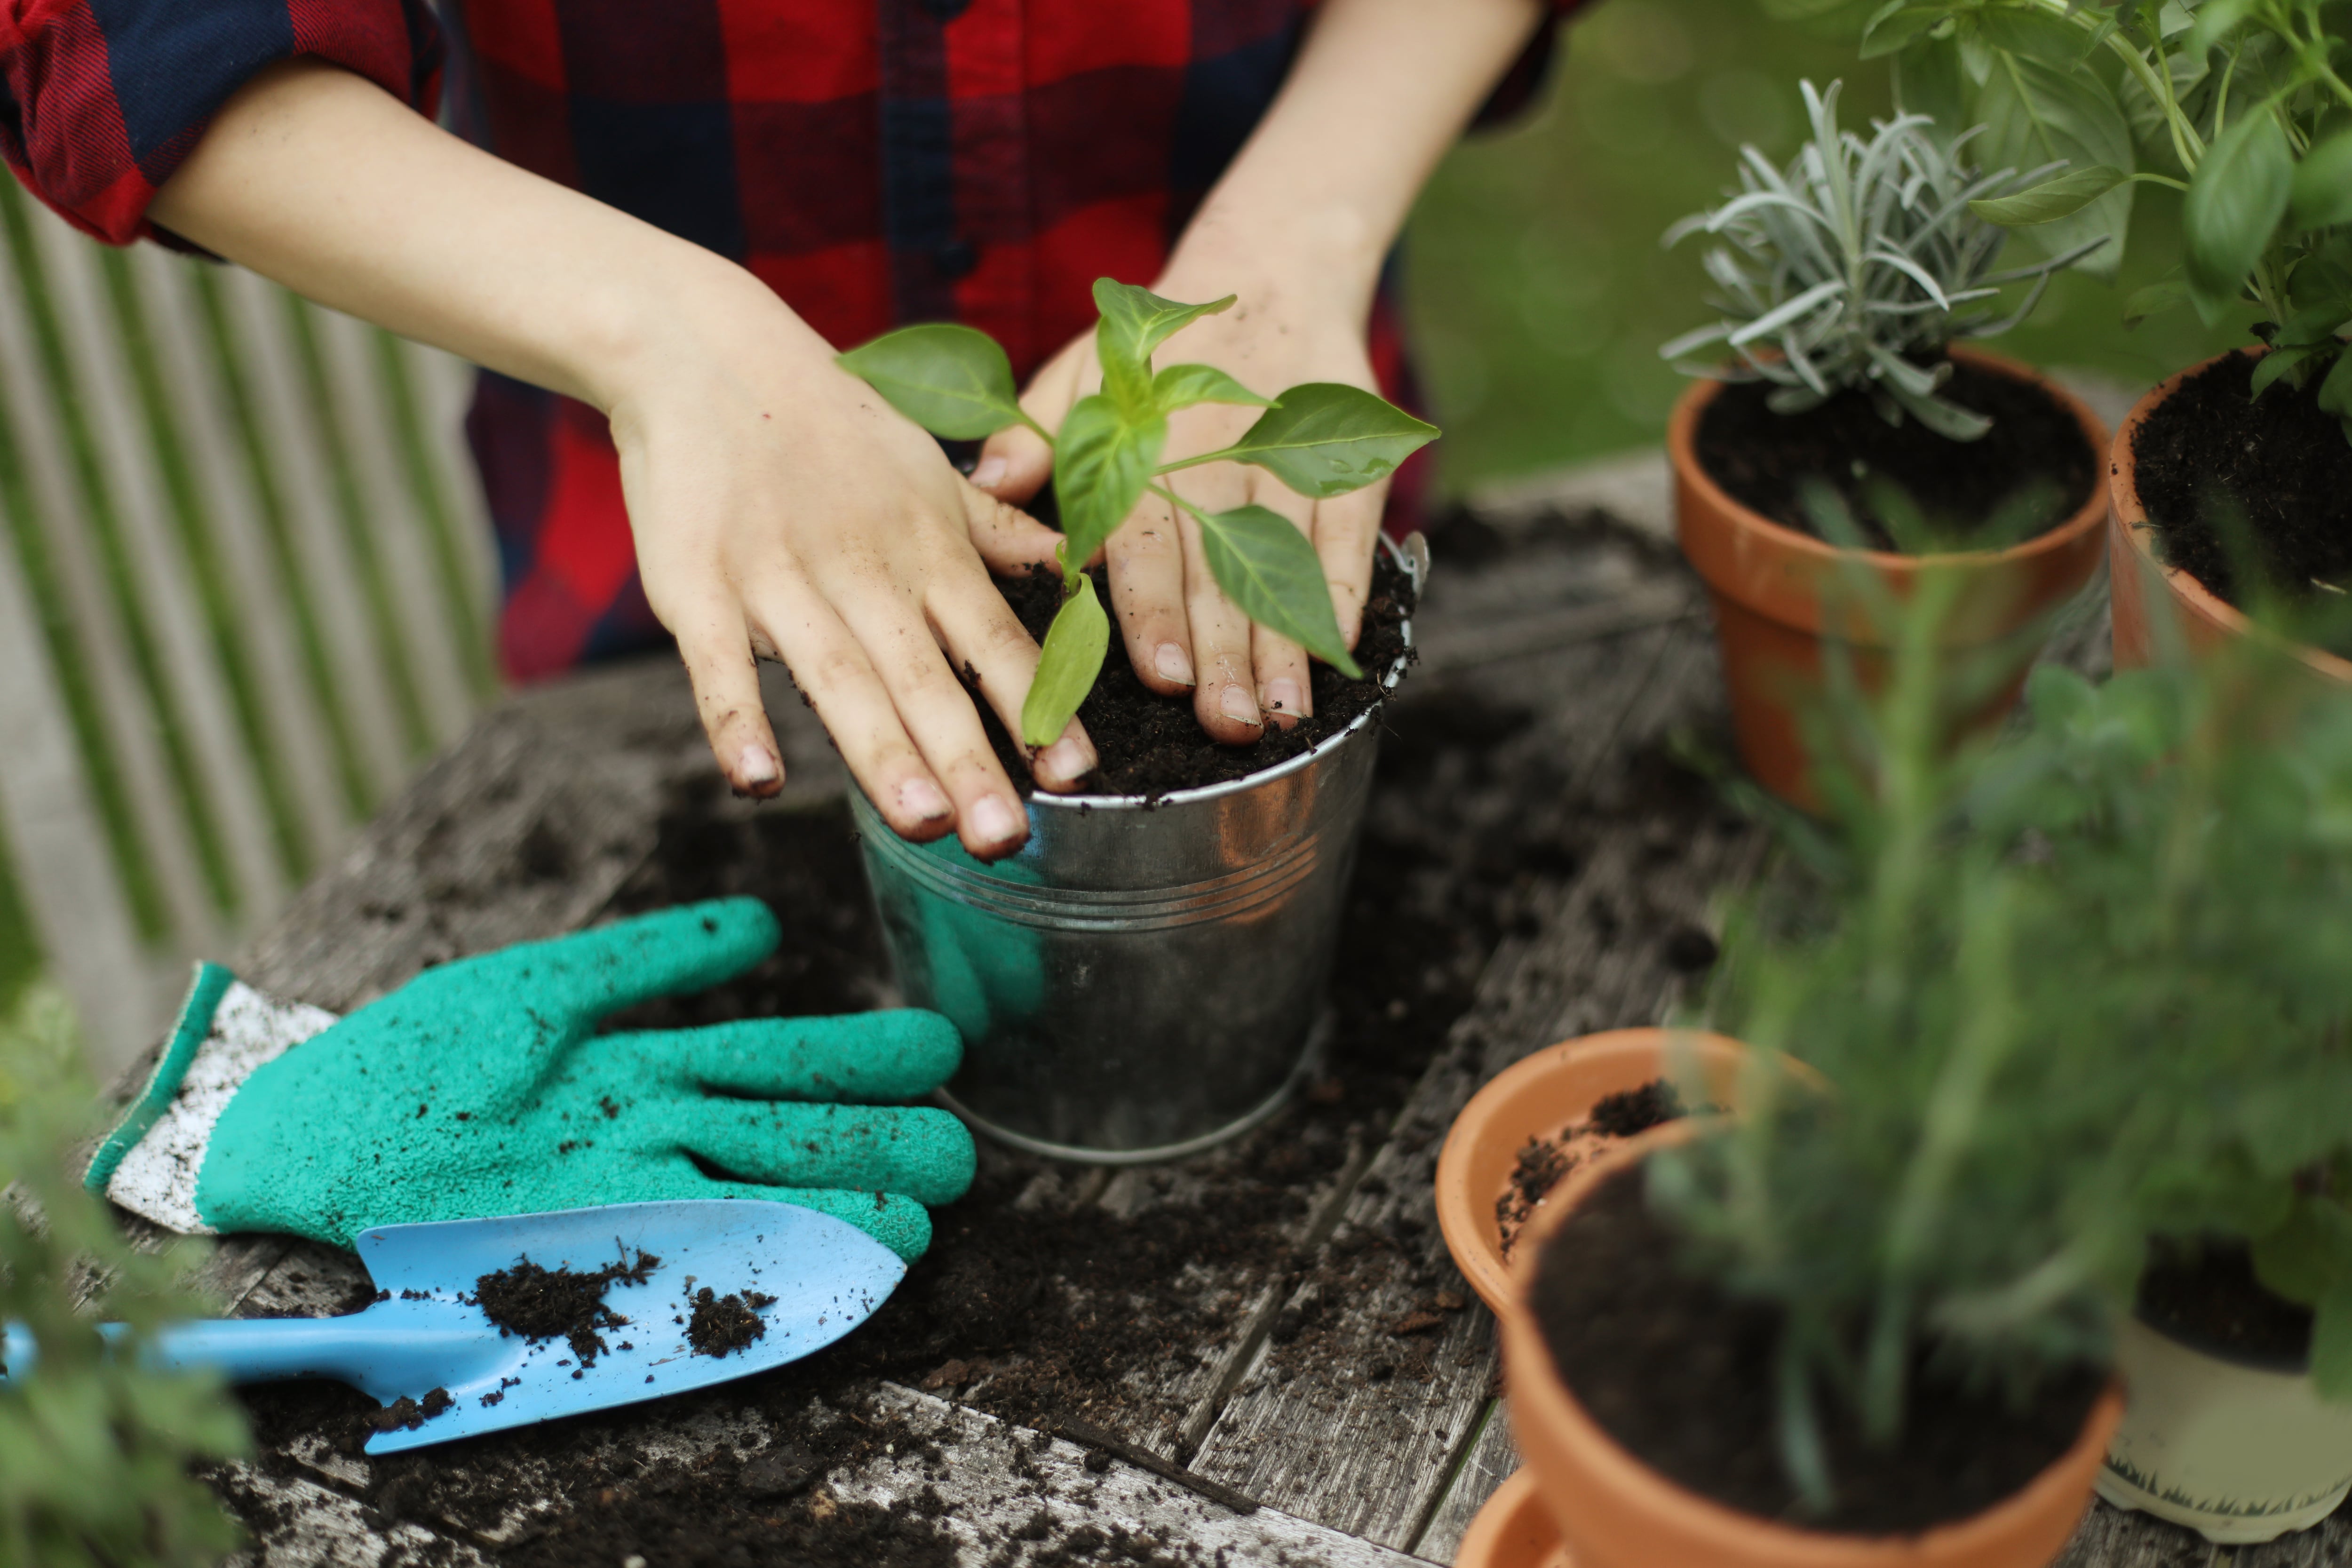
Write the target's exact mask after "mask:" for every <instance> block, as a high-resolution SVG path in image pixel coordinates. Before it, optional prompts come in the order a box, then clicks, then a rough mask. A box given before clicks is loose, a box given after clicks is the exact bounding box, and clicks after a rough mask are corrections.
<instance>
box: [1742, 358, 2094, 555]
mask: <svg viewBox="0 0 2352 1568" xmlns="http://www.w3.org/2000/svg"><path fill="white" fill-rule="evenodd" d="M1772 391H1773V388H1772V386H1771V384H1769V383H1766V382H1753V381H1751V382H1736V383H1733V384H1730V385H1727V386H1726V387H1725V388H1724V389H1723V390H1722V392H1720V393H1718V394H1717V395H1716V397H1715V399H1714V401H1712V402H1710V403H1709V404H1708V405H1706V412H1705V413H1703V414H1702V415H1700V416H1699V422H1698V436H1697V448H1698V461H1699V466H1700V467H1701V468H1705V469H1706V472H1707V476H1708V478H1710V479H1714V480H1715V482H1716V483H1717V484H1718V485H1721V486H1722V487H1723V488H1724V489H1725V490H1726V491H1727V493H1728V494H1729V495H1730V496H1731V498H1732V499H1733V500H1737V501H1738V502H1740V503H1741V504H1742V505H1744V506H1747V507H1748V508H1750V509H1752V510H1756V511H1759V512H1761V513H1763V514H1764V515H1765V516H1766V517H1769V518H1770V519H1771V520H1772V521H1774V522H1777V523H1780V524H1782V525H1783V526H1785V527H1789V528H1793V529H1795V530H1797V531H1799V532H1801V533H1809V534H1812V535H1814V536H1815V537H1816V538H1818V537H1820V531H1819V530H1818V529H1816V528H1815V527H1814V526H1813V521H1812V518H1811V514H1810V513H1809V512H1808V511H1807V510H1806V508H1805V493H1806V491H1807V489H1810V488H1811V486H1812V485H1814V484H1816V483H1823V484H1827V485H1828V486H1829V487H1830V488H1831V489H1833V490H1835V491H1836V492H1837V493H1838V495H1840V496H1841V497H1843V499H1844V500H1845V503H1846V508H1847V510H1849V511H1850V512H1851V513H1852V514H1853V519H1854V521H1855V522H1856V523H1857V524H1858V525H1859V526H1860V529H1861V531H1862V534H1863V536H1864V538H1865V539H1867V540H1868V541H1869V542H1870V543H1871V546H1872V548H1874V549H1877V550H1894V549H1896V548H1897V546H1896V544H1895V536H1894V535H1893V534H1892V533H1890V532H1889V531H1887V528H1886V524H1885V521H1884V519H1883V518H1882V517H1881V515H1880V512H1879V510H1878V505H1877V501H1876V499H1875V496H1876V493H1877V492H1878V491H1879V490H1880V489H1881V487H1883V486H1886V485H1892V486H1894V487H1895V489H1898V490H1899V491H1900V492H1901V493H1902V494H1903V495H1905V496H1906V497H1908V498H1909V499H1910V500H1911V503H1912V505H1913V506H1914V507H1916V509H1917V510H1919V512H1920V513H1921V514H1922V515H1923V516H1924V517H1925V519H1926V520H1927V522H1928V523H1929V524H1930V525H1931V526H1932V527H1935V528H1936V529H1937V530H1938V531H1942V532H1944V533H1946V534H1948V535H1952V536H1955V537H1956V538H1958V540H1960V541H1963V542H1965V541H1966V540H1967V539H1968V538H1969V536H1970V535H1972V534H1975V533H1977V532H1979V531H1981V530H1983V529H1984V528H1985V527H1986V525H1988V524H1990V523H1991V522H1993V521H1996V520H2000V519H2001V518H2002V514H2003V513H2004V511H2005V510H2006V509H2007V508H2009V507H2010V506H2011V505H2013V504H2016V503H2018V502H2020V501H2021V500H2024V499H2026V498H2027V497H2028V496H2030V495H2031V492H2032V489H2034V488H2035V487H2036V486H2040V487H2042V488H2043V489H2046V491H2047V492H2048V494H2047V502H2048V510H2047V515H2046V517H2045V518H2044V519H2043V520H2042V521H2041V523H2040V525H2039V526H2038V527H2035V528H2032V529H2031V530H2028V531H2027V535H2028V536H2029V537H2030V536H2031V535H2032V534H2039V533H2046V532H2048V531H2050V530H2051V529H2053V528H2055V527H2057V526H2058V525H2059V524H2060V523H2062V522H2063V521H2066V519H2068V518H2070V517H2072V516H2073V515H2074V513H2075V512H2077V511H2079V510H2082V508H2083V505H2084V502H2086V501H2088V500H2090V499H2091V490H2092V488H2093V487H2094V486H2095V484H2096V483H2097V482H2098V478H2099V454H2098V453H2096V452H2095V451H2093V450H2092V449H2091V444H2090V443H2089V442H2088V441H2086V440H2084V438H2083V427H2082V426H2080V425H2078V424H2076V423H2075V421H2074V416H2073V415H2072V414H2069V413H2068V412H2067V411H2066V410H2065V408H2064V407H2063V406H2062V405H2059V404H2057V403H2055V402H2053V401H2052V399H2051V398H2050V396H2049V395H2048V394H2046V393H2044V392H2043V391H2042V390H2041V388H2039V387H2037V386H2035V385H2033V384H2031V383H2028V382H2021V381H2017V380H2013V379H2011V377H2009V376H2005V375H1997V374H1993V373H1992V372H1990V371H1987V370H1980V369H1979V368H1978V367H1977V366H1975V365H1972V364H1969V363H1967V362H1965V361H1960V362H1958V363H1956V364H1955V366H1954V369H1953V372H1952V378H1951V380H1950V381H1949V382H1948V383H1947V384H1945V387H1944V391H1943V395H1944V397H1945V398H1946V399H1947V400H1948V401H1950V402H1953V403H1957V404H1958V405H1960V406H1961V407H1963V408H1967V409H1970V410H1972V411H1974V412H1976V413H1979V414H1982V415H1986V416H1990V418H1991V420H1992V428H1991V429H1990V431H1988V432H1987V433H1986V434H1985V435H1984V437H1982V438H1981V439H1979V440H1975V441H1953V440H1949V439H1947V438H1946V437H1942V436H1938V435H1937V434H1936V433H1935V432H1934V431H1933V430H1930V429H1928V428H1927V426H1925V425H1922V424H1920V423H1919V421H1917V420H1916V419H1914V418H1911V417H1910V416H1907V415H1906V416H1905V417H1904V420H1903V423H1902V424H1900V425H1889V424H1888V423H1887V422H1886V421H1885V419H1884V418H1883V417H1881V416H1880V415H1879V413H1878V410H1877V408H1876V407H1875V406H1874V405H1873V404H1872V402H1871V399H1870V396H1869V395H1868V394H1866V393H1862V392H1841V393H1839V394H1837V395H1835V396H1833V397H1832V398H1830V399H1829V401H1827V402H1826V403H1823V404H1822V405H1819V406H1818V407H1814V408H1810V409H1807V410H1806V411H1805V412H1804V413H1801V414H1775V413H1773V412H1772V410H1771V409H1770V408H1769V406H1767V405H1766V402H1765V400H1766V398H1767V397H1769V395H1771V393H1772ZM2002 542H2003V543H2013V542H2016V541H2015V540H2014V539H2006V540H2004V541H2002Z"/></svg>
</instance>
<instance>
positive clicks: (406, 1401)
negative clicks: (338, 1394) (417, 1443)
mask: <svg viewBox="0 0 2352 1568" xmlns="http://www.w3.org/2000/svg"><path fill="white" fill-rule="evenodd" d="M455 1404H457V1401H456V1400H454V1399H452V1398H450V1397H449V1391H448V1390H447V1389H446V1388H433V1389H427V1390H426V1391H425V1397H424V1399H423V1400H421V1401H420V1400H415V1399H411V1398H409V1397H408V1395H406V1394H402V1395H401V1396H400V1397H399V1398H398V1399H395V1400H394V1401H393V1402H392V1403H391V1404H389V1405H385V1406H384V1407H383V1409H381V1410H379V1411H377V1412H376V1413H375V1414H374V1415H373V1416H371V1417H370V1418H369V1425H370V1426H373V1427H374V1428H375V1429H376V1430H377V1431H379V1432H398V1431H401V1430H403V1429H405V1430H407V1431H410V1432H414V1431H415V1430H416V1429H417V1428H418V1427H419V1426H424V1425H425V1423H426V1422H427V1421H430V1420H432V1419H433V1418H434V1417H435V1416H436V1415H440V1414H441V1413H442V1412H443V1411H445V1410H447V1409H448V1408H449V1407H450V1406H451V1405H455Z"/></svg>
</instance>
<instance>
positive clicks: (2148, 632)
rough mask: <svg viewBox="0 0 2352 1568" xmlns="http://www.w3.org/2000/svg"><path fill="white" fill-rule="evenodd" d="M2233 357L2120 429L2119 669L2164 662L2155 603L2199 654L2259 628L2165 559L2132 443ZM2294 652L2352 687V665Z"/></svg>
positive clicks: (2198, 367) (2110, 533) (2112, 519)
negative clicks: (2161, 407) (2165, 407)
mask: <svg viewBox="0 0 2352 1568" xmlns="http://www.w3.org/2000/svg"><path fill="white" fill-rule="evenodd" d="M2233 352H2237V353H2246V352H2250V351H2246V350H2238V351H2233ZM2228 357H2229V355H2227V354H2217V355H2215V356H2214V357H2213V358H2211V359H2209V360H2207V361H2205V362H2204V363H2202V364H2193V365H2190V366H2189V368H2188V369H2187V370H2184V371H2182V372H2181V373H2180V374H2179V375H2176V376H2174V377H2172V379H2170V380H2169V381H2167V382H2165V383H2163V384H2160V385H2158V387H2157V389H2156V390H2155V391H2153V392H2151V393H2149V394H2148V395H2147V396H2146V397H2143V398H2141V399H2140V400H2139V401H2138V402H2137V403H2136V404H2134V405H2132V411H2131V412H2130V413H2129V414H2127V415H2126V416H2124V422H2123V427H2122V428H2121V429H2118V430H2117V431H2116V441H2115V446H2114V447H2113V448H2112V449H2110V451H2109V453H2108V460H2107V497H2108V502H2109V510H2108V513H2107V517H2108V522H2107V561H2108V565H2109V573H2108V584H2109V588H2108V591H2109V593H2110V594H2111V595H2113V596H2114V602H2115V628H2116V630H2115V636H2116V668H2118V669H2145V668H2147V667H2148V666H2149V665H2152V664H2154V663H2155V662H2156V628H2155V627H2154V626H2152V625H2150V623H2149V614H2150V611H2151V609H2152V607H2153V605H2168V606H2169V608H2170V610H2171V613H2172V616H2173V621H2174V624H2175V625H2176V626H2179V631H2180V640H2181V643H2182V645H2183V646H2184V647H2187V648H2188V649H2189V651H2190V652H2191V653H2207V652H2210V651H2212V650H2214V649H2216V648H2220V647H2225V646H2227V645H2228V644H2230V643H2231V642H2233V641H2235V640H2236V639H2237V638H2240V637H2244V636H2246V635H2247V634H2248V633H2249V632H2251V631H2252V629H2253V623H2252V622H2251V621H2249V620H2248V619H2246V616H2245V614H2244V613H2243V612H2242V611H2241V610H2239V609H2238V608H2237V607H2236V606H2234V605H2230V604H2228V603H2226V602H2224V601H2223V600H2222V599H2221V596H2220V595H2217V594H2215V593H2214V592H2213V591H2212V590H2211V589H2210V588H2208V587H2206V586H2205V584H2202V583H2200V582H2199V581H2198V580H2197V579H2196V578H2194V577H2192V576H2190V575H2189V574H2188V573H2186V572H2183V571H2181V570H2179V568H2178V567H2172V566H2167V565H2165V564H2163V563H2161V562H2159V561H2158V560H2157V558H2156V553H2155V549H2154V543H2155V532H2156V531H2155V529H2154V528H2153V527H2152V526H2151V525H2150V524H2149V522H2148V521H2147V507H2145V506H2143V505H2141V504H2140V499H2139V485H2138V482H2137V473H2138V465H2137V461H2136V459H2135V458H2134V457H2133V454H2132V443H2133V441H2134V440H2135V439H2136V438H2137V437H2138V435H2139V427H2140V426H2141V425H2143V424H2145V423H2146V422H2147V416H2149V415H2150V414H2152V413H2154V412H2155V411H2156V407H2157V405H2158V404H2160V403H2162V402H2163V401H2164V400H2165V399H2166V398H2168V397H2169V396H2171V395H2173V393H2174V392H2175V391H2177V390H2178V389H2179V386H2180V384H2181V383H2182V382H2184V381H2186V380H2188V379H2189V377H2190V376H2192V375H2195V374H2198V373H2199V372H2200V371H2202V370H2204V369H2206V368H2207V367H2208V366H2210V365H2214V364H2219V363H2221V361H2222V360H2224V359H2227V358H2228ZM2294 656H2295V658H2297V659H2299V660H2300V661H2301V662H2302V663H2303V665H2304V667H2305V668H2307V669H2309V670H2310V671H2311V672H2312V673H2313V674H2314V675H2315V676H2316V677H2318V678H2319V679H2321V680H2323V681H2326V682H2327V683H2329V684H2330V685H2335V686H2346V685H2352V661H2347V660H2345V659H2341V658H2337V657H2336V655H2334V654H2332V653H2326V652H2323V651H2322V650H2321V649H2318V648H2315V647H2308V646H2305V645H2296V646H2295V647H2294Z"/></svg>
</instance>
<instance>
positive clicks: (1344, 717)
mask: <svg viewBox="0 0 2352 1568" xmlns="http://www.w3.org/2000/svg"><path fill="white" fill-rule="evenodd" d="M1094 578H1095V592H1096V594H1097V595H1100V596H1101V598H1102V601H1103V603H1104V604H1106V605H1108V604H1109V603H1110V583H1109V578H1108V575H1107V574H1105V572H1104V571H1103V569H1102V568H1100V567H1097V568H1096V570H1095V573H1094ZM996 585H997V587H998V588H999V589H1000V590H1001V591H1002V592H1003V595H1004V600H1005V603H1007V604H1009V605H1012V606H1013V614H1014V615H1016V616H1019V617H1020V618H1021V624H1022V625H1023V626H1026V627H1027V628H1028V630H1029V635H1030V636H1031V637H1037V638H1039V639H1041V640H1042V639H1043V638H1044V637H1045V630H1046V628H1047V627H1048V626H1052V625H1053V622H1054V616H1055V613H1056V612H1058V611H1059V610H1060V609H1061V606H1062V580H1061V578H1060V577H1059V576H1057V575H1055V574H1054V573H1052V572H1050V571H1040V572H1037V573H1034V574H1031V575H1029V576H1025V577H1013V578H1003V579H999V580H998V582H997V584H996ZM1412 606H1413V593H1412V582H1411V581H1410V580H1409V579H1408V578H1407V577H1406V576H1405V574H1403V573H1402V571H1400V570H1398V569H1397V567H1396V566H1395V565H1394V564H1393V563H1391V562H1390V560H1389V559H1388V557H1387V555H1386V554H1382V555H1381V557H1380V559H1379V560H1378V561H1377V562H1376V563H1374V565H1373V570H1372V591H1371V598H1370V601H1369V602H1368V603H1367V604H1366V605H1364V629H1363V635H1362V637H1360V639H1359V640H1358V642H1357V644H1356V649H1355V653H1356V662H1357V664H1358V665H1359V666H1360V667H1361V668H1362V669H1363V671H1364V675H1363V679H1354V678H1351V677H1349V676H1346V675H1342V674H1341V673H1340V672H1339V671H1338V670H1336V669H1334V668H1331V667H1330V666H1329V665H1328V664H1323V663H1321V662H1319V661H1318V662H1317V663H1316V664H1315V665H1314V667H1313V673H1312V676H1311V677H1310V679H1309V686H1310V688H1311V697H1312V706H1313V708H1314V711H1313V712H1312V713H1311V714H1309V715H1307V717H1306V718H1304V719H1302V720H1300V721H1298V722H1297V723H1296V724H1294V725H1292V726H1291V727H1290V728H1288V729H1284V728H1283V727H1281V726H1280V725H1278V724H1273V723H1269V724H1267V725H1266V727H1265V732H1264V733H1263V734H1261V735H1260V736H1259V737H1258V739H1257V740H1256V741H1255V742H1252V743H1250V744H1249V745H1246V746H1226V745H1220V744H1219V743H1218V742H1214V741H1213V740H1211V739H1209V736H1208V733H1207V732H1206V731H1203V730H1202V728H1201V721H1199V720H1198V719H1196V718H1194V717H1193V714H1192V694H1191V693H1190V692H1186V693H1184V694H1183V695H1181V696H1177V697H1162V696H1160V694H1159V693H1158V692H1156V691H1153V690H1152V689H1150V687H1148V686H1146V685H1144V684H1143V682H1142V680H1141V679H1139V678H1138V677H1137V675H1136V673H1135V666H1134V663H1133V662H1132V661H1131V660H1129V658H1128V657H1127V651H1126V648H1125V647H1124V646H1123V645H1122V644H1121V643H1120V641H1119V639H1118V637H1113V638H1111V647H1110V652H1109V654H1108V657H1106V658H1104V660H1103V667H1102V674H1101V675H1100V676H1098V677H1097V679H1096V680H1095V686H1094V689H1093V690H1092V691H1091V692H1089V693H1088V694H1087V700H1085V701H1084V702H1082V703H1080V704H1079V705H1078V721H1079V722H1080V723H1082V724H1084V725H1085V726H1086V729H1087V738H1088V739H1089V740H1091V741H1093V742H1094V745H1095V753H1096V755H1097V757H1099V758H1100V759H1101V765H1100V766H1099V767H1097V769H1096V771H1095V775H1094V778H1093V779H1092V780H1091V781H1090V782H1089V783H1088V784H1087V786H1086V787H1087V792H1088V793H1089V794H1095V795H1144V796H1147V797H1149V798H1153V799H1157V798H1158V797H1159V796H1160V795H1167V794H1169V793H1170V792H1171V791H1174V790H1181V789H1195V788H1198V787H1200V786H1202V785H1203V784H1223V783H1226V782H1228V781H1230V780H1233V779H1239V778H1246V777H1248V776H1249V775H1250V774H1252V773H1258V772H1261V771H1263V770H1264V769H1266V768H1270V767H1273V766H1274V765H1275V764H1276V763H1284V762H1287V761H1289V760H1290V759H1291V758H1293V757H1295V756H1297V755H1298V754H1299V753H1301V752H1306V751H1309V750H1311V749H1312V748H1314V747H1315V746H1316V745H1317V744H1318V743H1320V742H1324V741H1327V740H1328V739H1330V738H1331V737H1332V736H1333V735H1336V734H1338V733H1339V731H1342V730H1344V729H1346V728H1347V727H1348V726H1349V724H1351V723H1353V722H1354V721H1355V720H1356V719H1357V718H1358V717H1359V716H1360V715H1361V714H1362V713H1363V712H1364V711H1365V710H1367V709H1370V708H1374V707H1377V706H1379V705H1380V703H1381V701H1382V700H1384V698H1385V697H1386V696H1387V693H1386V691H1385V690H1384V689H1382V687H1381V677H1383V676H1385V675H1386V674H1387V673H1388V671H1389V669H1390V668H1391V666H1393V665H1394V664H1395V663H1396V661H1397V659H1398V658H1400V657H1402V656H1403V655H1404V654H1405V652H1406V649H1405V644H1404V631H1403V626H1404V623H1405V620H1406V618H1407V617H1409V616H1411V615H1412ZM980 707H981V716H982V719H983V720H984V721H986V722H987V726H988V738H989V741H990V743H991V744H992V745H994V746H995V748H996V755H997V760H998V761H999V762H1001V763H1003V764H1004V771H1005V774H1006V776H1007V777H1009V778H1011V779H1013V781H1014V782H1015V783H1016V784H1019V786H1020V788H1021V792H1022V794H1023V795H1024V796H1025V795H1028V794H1029V793H1030V792H1031V787H1032V786H1031V784H1030V780H1029V764H1028V763H1027V761H1026V760H1025V753H1024V752H1023V751H1022V750H1021V748H1020V747H1018V746H1017V745H1015V744H1014V743H1013V737H1012V736H1010V735H1008V734H1007V733H1005V731H1004V728H1003V725H1001V724H999V723H998V722H997V721H996V716H995V715H994V714H993V713H992V712H991V711H990V710H989V709H988V706H987V704H986V703H982V704H981V705H980Z"/></svg>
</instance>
